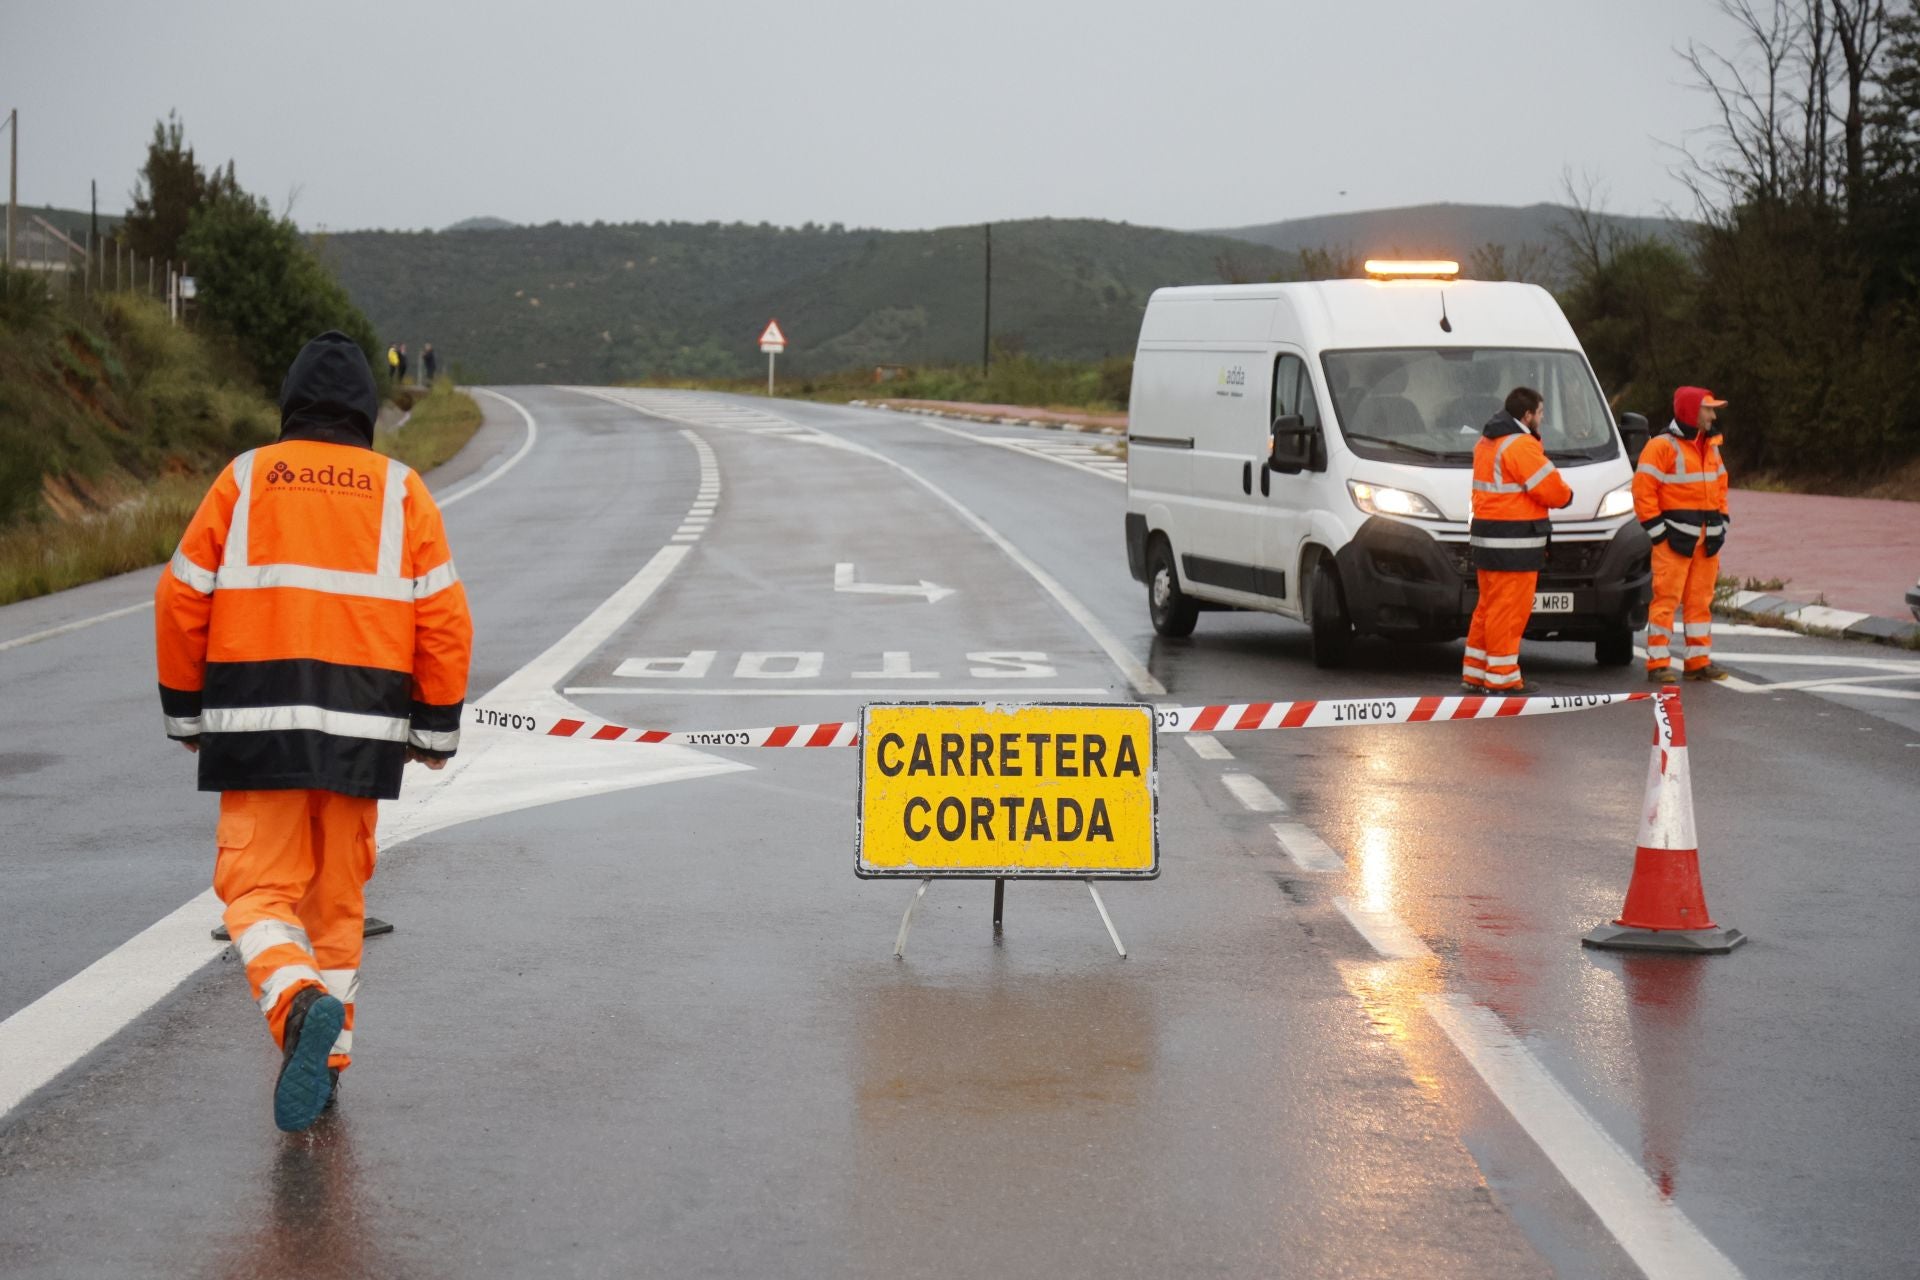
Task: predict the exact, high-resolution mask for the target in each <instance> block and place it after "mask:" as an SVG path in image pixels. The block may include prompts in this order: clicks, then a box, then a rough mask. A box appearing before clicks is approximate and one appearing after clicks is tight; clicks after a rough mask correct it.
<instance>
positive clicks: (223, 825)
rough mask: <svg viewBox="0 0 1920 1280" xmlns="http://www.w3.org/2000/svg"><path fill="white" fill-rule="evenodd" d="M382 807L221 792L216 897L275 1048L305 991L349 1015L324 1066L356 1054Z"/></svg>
mask: <svg viewBox="0 0 1920 1280" xmlns="http://www.w3.org/2000/svg"><path fill="white" fill-rule="evenodd" d="M377 814H378V802H377V801H374V800H365V799H361V798H359V797H357V796H344V795H340V794H339V793H337V792H333V791H223V792H221V794H220V828H219V836H218V840H219V845H220V858H219V861H218V862H217V863H216V864H215V865H214V871H213V890H214V892H215V893H217V894H219V895H220V900H221V901H222V902H224V903H226V904H227V912H226V918H227V929H228V931H229V932H230V933H231V934H232V935H233V945H234V947H235V948H236V949H237V950H238V951H239V952H240V959H241V960H242V962H244V963H245V964H246V966H247V983H248V985H249V986H251V987H252V988H253V998H254V1000H255V1002H256V1003H258V1004H259V1006H260V1012H262V1013H264V1014H266V1015H267V1026H268V1028H269V1029H271V1030H272V1032H273V1039H274V1043H275V1044H280V1043H281V1041H282V1037H283V1035H284V1032H285V1030H286V1022H287V1006H288V1005H289V1004H291V1003H292V1001H293V997H294V996H295V995H296V994H298V992H299V991H300V989H301V988H303V987H310V986H324V987H325V988H326V989H327V991H328V992H330V993H331V994H332V995H334V996H335V997H336V998H338V999H339V1001H340V1002H341V1003H342V1004H344V1005H346V1007H347V1018H346V1025H345V1026H344V1027H343V1028H342V1030H341V1032H340V1036H339V1039H337V1040H335V1041H334V1044H333V1052H332V1053H331V1054H330V1055H329V1057H328V1060H327V1062H328V1065H329V1066H333V1067H345V1066H346V1065H347V1064H348V1062H349V1061H350V1059H351V1057H352V1053H353V1000H354V996H355V995H356V994H357V993H358V990H359V987H360V946H361V936H360V931H361V928H362V927H363V924H364V921H365V916H366V884H367V880H368V879H369V878H370V877H371V876H372V875H373V864H374V823H375V821H376V818H377Z"/></svg>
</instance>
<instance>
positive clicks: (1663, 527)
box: [1645, 520, 1667, 538]
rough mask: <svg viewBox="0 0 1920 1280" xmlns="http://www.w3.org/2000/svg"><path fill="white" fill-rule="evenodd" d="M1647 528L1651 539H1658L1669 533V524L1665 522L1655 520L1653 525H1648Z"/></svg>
mask: <svg viewBox="0 0 1920 1280" xmlns="http://www.w3.org/2000/svg"><path fill="white" fill-rule="evenodd" d="M1645 528H1646V531H1647V536H1648V537H1649V538H1657V537H1659V536H1660V535H1661V534H1663V533H1665V532H1666V531H1667V522H1666V521H1665V520H1655V521H1654V522H1653V523H1652V524H1650V525H1646V526H1645Z"/></svg>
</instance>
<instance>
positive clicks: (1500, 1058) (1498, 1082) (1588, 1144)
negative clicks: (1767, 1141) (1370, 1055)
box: [1421, 994, 1741, 1280]
mask: <svg viewBox="0 0 1920 1280" xmlns="http://www.w3.org/2000/svg"><path fill="white" fill-rule="evenodd" d="M1421 1002H1422V1003H1423V1004H1424V1005H1425V1006H1426V1010H1427V1013H1428V1014H1429V1015H1430V1016H1431V1017H1432V1018H1433V1020H1434V1021H1435V1022H1436V1023H1438V1024H1439V1026H1440V1029H1441V1030H1442V1031H1444V1032H1446V1035H1447V1038H1448V1039H1449V1040H1451V1041H1453V1045H1454V1048H1456V1049H1458V1050H1459V1051H1460V1053H1461V1056H1463V1057H1464V1058H1466V1060H1467V1061H1468V1062H1469V1063H1470V1064H1472V1066H1473V1069H1474V1070H1475V1071H1477V1072H1478V1073H1479V1074H1480V1078H1481V1079H1482V1080H1484V1081H1486V1084H1487V1087H1488V1088H1489V1089H1491V1090H1492V1091H1493V1095H1494V1096H1495V1097H1496V1098H1498V1099H1500V1102H1501V1105H1502V1106H1504V1107H1506V1109H1507V1110H1508V1111H1509V1112H1510V1113H1511V1114H1512V1115H1513V1118H1514V1119H1515V1120H1517V1121H1519V1123H1520V1127H1521V1128H1523V1129H1525V1130H1526V1131H1527V1135H1528V1136H1529V1137H1531V1138H1532V1139H1533V1141H1534V1142H1535V1143H1536V1144H1537V1145H1538V1146H1539V1148H1540V1150H1541V1151H1542V1152H1544V1153H1545V1154H1546V1157H1547V1159H1548V1160H1550V1161H1552V1162H1553V1166H1554V1168H1556V1169H1558V1170H1559V1171H1560V1176H1561V1177H1563V1178H1565V1179H1566V1180H1567V1183H1568V1185H1570V1186H1571V1187H1573V1189H1574V1190H1575V1191H1577V1192H1579V1193H1580V1197H1581V1198H1582V1199H1584V1200H1585V1201H1586V1202H1587V1204H1588V1205H1589V1206H1591V1207H1592V1209H1593V1211H1594V1213H1595V1215H1596V1216H1598V1217H1599V1219H1600V1221H1601V1222H1602V1223H1603V1224H1604V1225H1605V1226H1606V1228H1607V1230H1608V1231H1609V1232H1610V1233H1611V1234H1612V1235H1613V1238H1614V1239H1615V1240H1616V1241H1618V1242H1619V1245H1620V1247H1621V1248H1622V1249H1624V1250H1625V1251H1626V1254H1627V1256H1628V1257H1629V1258H1631V1259H1633V1261H1634V1263H1635V1264H1636V1265H1637V1266H1638V1267H1639V1268H1640V1270H1641V1271H1643V1272H1645V1273H1646V1275H1647V1280H1738V1277H1739V1276H1740V1274H1741V1273H1740V1269H1739V1268H1738V1267H1736V1266H1734V1264H1733V1261H1732V1259H1730V1258H1728V1257H1727V1255H1726V1254H1724V1253H1722V1252H1720V1250H1719V1249H1718V1248H1717V1247H1715V1245H1714V1243H1713V1242H1712V1241H1711V1240H1709V1239H1707V1237H1706V1236H1705V1235H1703V1234H1702V1233H1701V1231H1700V1228H1698V1227H1696V1226H1695V1225H1694V1224H1693V1221H1692V1220H1691V1219H1689V1218H1688V1217H1687V1215H1686V1214H1685V1213H1683V1212H1682V1211H1681V1210H1680V1207H1679V1206H1678V1205H1676V1204H1674V1203H1673V1201H1671V1200H1669V1199H1666V1198H1665V1197H1663V1196H1662V1195H1661V1194H1660V1192H1659V1190H1658V1189H1657V1188H1656V1187H1655V1186H1654V1185H1653V1183H1652V1181H1651V1180H1650V1179H1648V1177H1647V1175H1646V1172H1645V1170H1643V1169H1642V1168H1641V1167H1640V1165H1639V1164H1638V1163H1636V1162H1635V1161H1634V1160H1633V1158H1632V1157H1631V1156H1629V1155H1628V1154H1627V1153H1626V1152H1625V1151H1623V1150H1621V1148H1620V1144H1619V1143H1617V1142H1615V1141H1614V1140H1613V1138H1612V1137H1611V1136H1609V1135H1608V1133H1607V1131H1606V1130H1605V1129H1604V1128H1602V1127H1601V1125H1600V1122H1599V1121H1597V1120H1595V1119H1594V1118H1593V1116H1592V1115H1591V1114H1589V1113H1588V1112H1587V1110H1586V1108H1584V1107H1582V1106H1581V1105H1580V1103H1579V1102H1578V1101H1577V1100H1576V1099H1575V1098H1574V1096H1573V1095H1572V1094H1571V1093H1569V1092H1567V1090H1566V1087H1565V1086H1563V1085H1562V1084H1561V1083H1560V1082H1559V1081H1558V1080H1556V1079H1554V1077H1553V1074H1552V1073H1551V1072H1549V1071H1548V1070H1547V1069H1546V1067H1544V1066H1543V1065H1541V1063H1540V1060H1539V1059H1538V1058H1536V1057H1534V1056H1533V1054H1532V1053H1531V1052H1530V1051H1529V1050H1528V1049H1527V1047H1526V1045H1525V1044H1523V1043H1522V1042H1521V1041H1520V1040H1519V1039H1518V1038H1516V1037H1515V1036H1514V1034H1513V1033H1512V1032H1510V1031H1508V1030H1507V1028H1506V1025H1505V1024H1504V1023H1502V1022H1501V1021H1500V1019H1499V1017H1498V1016H1496V1015H1495V1014H1494V1013H1493V1011H1492V1010H1490V1009H1483V1008H1481V1007H1479V1006H1478V1005H1476V1004H1474V1003H1473V1001H1472V1000H1471V999H1469V998H1468V997H1466V996H1464V995H1457V994H1447V995H1426V996H1422V997H1421Z"/></svg>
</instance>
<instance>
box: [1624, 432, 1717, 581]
mask: <svg viewBox="0 0 1920 1280" xmlns="http://www.w3.org/2000/svg"><path fill="white" fill-rule="evenodd" d="M1697 434H1698V433H1697V432H1695V431H1694V430H1692V429H1691V428H1688V427H1683V426H1681V425H1680V424H1679V423H1678V422H1674V423H1672V424H1670V425H1669V426H1668V427H1667V429H1666V430H1665V431H1664V432H1662V433H1661V434H1659V435H1657V436H1655V437H1654V438H1653V439H1651V440H1649V441H1647V447H1646V448H1644V449H1642V450H1641V451H1640V463H1639V465H1638V466H1637V467H1635V468H1634V472H1633V514H1634V515H1635V516H1637V517H1638V518H1639V520H1640V526H1641V527H1642V528H1643V529H1645V530H1646V531H1647V537H1648V538H1649V539H1650V540H1652V541H1653V542H1654V543H1655V544H1658V543H1661V542H1665V543H1666V544H1667V547H1668V548H1669V549H1670V550H1672V551H1674V552H1676V553H1677V554H1679V555H1682V556H1692V555H1693V549H1694V547H1695V546H1697V545H1698V544H1699V543H1700V542H1701V541H1702V540H1704V541H1705V542H1706V549H1707V554H1708V555H1709V556H1717V555H1719V554H1720V545H1721V544H1722V543H1724V542H1725V541H1726V540H1727V530H1728V528H1730V527H1731V526H1732V524H1733V517H1732V516H1730V515H1728V514H1727V464H1726V463H1725V462H1724V461H1722V460H1721V457H1720V441H1719V438H1718V437H1717V436H1713V435H1709V436H1706V437H1705V438H1704V439H1696V438H1695V436H1696V435H1697Z"/></svg>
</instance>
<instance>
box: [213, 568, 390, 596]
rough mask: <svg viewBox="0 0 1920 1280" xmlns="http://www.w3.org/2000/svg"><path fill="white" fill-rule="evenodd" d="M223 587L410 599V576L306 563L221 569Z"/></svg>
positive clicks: (240, 589)
mask: <svg viewBox="0 0 1920 1280" xmlns="http://www.w3.org/2000/svg"><path fill="white" fill-rule="evenodd" d="M216 585H217V586H219V587H220V589H221V590H223V591H253V590H259V589H263V588H268V587H299V588H301V589H302V590H306V591H324V592H325V593H326V594H328V595H333V596H360V597H363V598H365V599H369V600H412V599H413V598H414V592H415V590H416V586H415V583H414V580H413V579H412V578H388V577H383V576H382V575H380V574H377V573H352V572H349V571H348V570H346V569H316V568H314V567H313V566H312V565H306V564H257V565H241V566H239V567H235V566H233V565H228V566H226V567H224V568H222V569H221V570H220V573H219V580H218V582H217V584H216Z"/></svg>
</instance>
